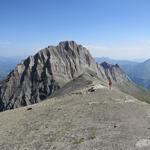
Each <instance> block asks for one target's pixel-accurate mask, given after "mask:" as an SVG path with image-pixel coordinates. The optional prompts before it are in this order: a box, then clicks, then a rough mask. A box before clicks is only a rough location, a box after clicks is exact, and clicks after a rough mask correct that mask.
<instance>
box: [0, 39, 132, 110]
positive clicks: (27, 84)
mask: <svg viewBox="0 0 150 150" xmlns="http://www.w3.org/2000/svg"><path fill="white" fill-rule="evenodd" d="M87 71H91V72H94V73H95V74H96V76H97V77H98V78H99V79H100V80H101V81H104V82H107V78H108V77H109V78H111V79H112V81H113V82H114V83H119V82H124V81H127V80H129V79H128V77H127V76H126V75H125V73H124V72H123V71H122V70H121V69H120V68H119V66H118V65H113V66H111V65H109V64H107V63H106V62H104V63H102V64H101V65H98V64H97V63H96V62H95V60H94V58H93V57H92V56H91V54H90V53H89V51H88V50H87V49H86V48H85V47H83V46H82V45H78V44H76V43H75V42H74V41H65V42H60V43H59V45H57V46H48V47H47V48H44V49H42V50H40V51H39V52H38V53H37V54H35V55H34V56H29V57H28V58H27V59H25V60H24V61H23V62H22V63H20V64H18V65H17V66H16V68H15V69H14V70H13V71H12V72H11V73H9V75H8V76H7V78H6V79H5V80H3V81H1V83H0V111H4V110H7V109H13V108H18V107H21V106H27V105H30V104H34V103H38V102H40V101H43V100H45V99H46V98H47V97H49V96H50V95H52V94H53V93H54V92H55V91H57V90H58V89H60V88H61V87H63V86H64V85H65V84H66V83H68V82H69V81H71V80H72V79H75V78H76V77H78V76H79V75H81V74H83V73H85V72H87Z"/></svg>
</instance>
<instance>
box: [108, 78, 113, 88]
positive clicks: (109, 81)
mask: <svg viewBox="0 0 150 150" xmlns="http://www.w3.org/2000/svg"><path fill="white" fill-rule="evenodd" d="M108 84H109V90H111V87H112V81H111V79H110V78H109V79H108Z"/></svg>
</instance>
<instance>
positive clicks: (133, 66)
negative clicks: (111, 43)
mask: <svg viewBox="0 0 150 150" xmlns="http://www.w3.org/2000/svg"><path fill="white" fill-rule="evenodd" d="M95 59H96V61H97V62H98V63H102V62H104V61H106V62H108V63H111V64H118V65H119V66H120V67H121V68H122V69H123V70H124V71H125V72H126V73H127V75H128V76H129V77H130V78H131V79H132V80H133V81H134V82H135V83H136V84H138V85H141V86H144V87H145V88H148V89H150V59H148V60H146V61H144V62H142V63H139V62H135V61H128V60H114V59H110V58H107V57H102V58H95Z"/></svg>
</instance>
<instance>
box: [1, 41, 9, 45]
mask: <svg viewBox="0 0 150 150" xmlns="http://www.w3.org/2000/svg"><path fill="white" fill-rule="evenodd" d="M10 44H11V42H8V41H0V45H10Z"/></svg>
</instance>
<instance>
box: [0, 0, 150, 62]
mask: <svg viewBox="0 0 150 150" xmlns="http://www.w3.org/2000/svg"><path fill="white" fill-rule="evenodd" d="M149 7H150V1H149V0H1V1H0V56H7V57H10V56H23V55H29V54H34V53H36V52H37V51H38V50H39V49H40V48H44V47H47V45H57V44H58V43H59V42H60V41H64V40H75V41H76V42H77V43H79V44H83V45H84V46H86V47H87V48H89V49H90V51H91V53H92V55H93V56H97V57H98V56H99V57H103V56H108V57H112V58H118V59H119V58H120V59H123V58H125V59H134V58H150V9H149Z"/></svg>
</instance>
